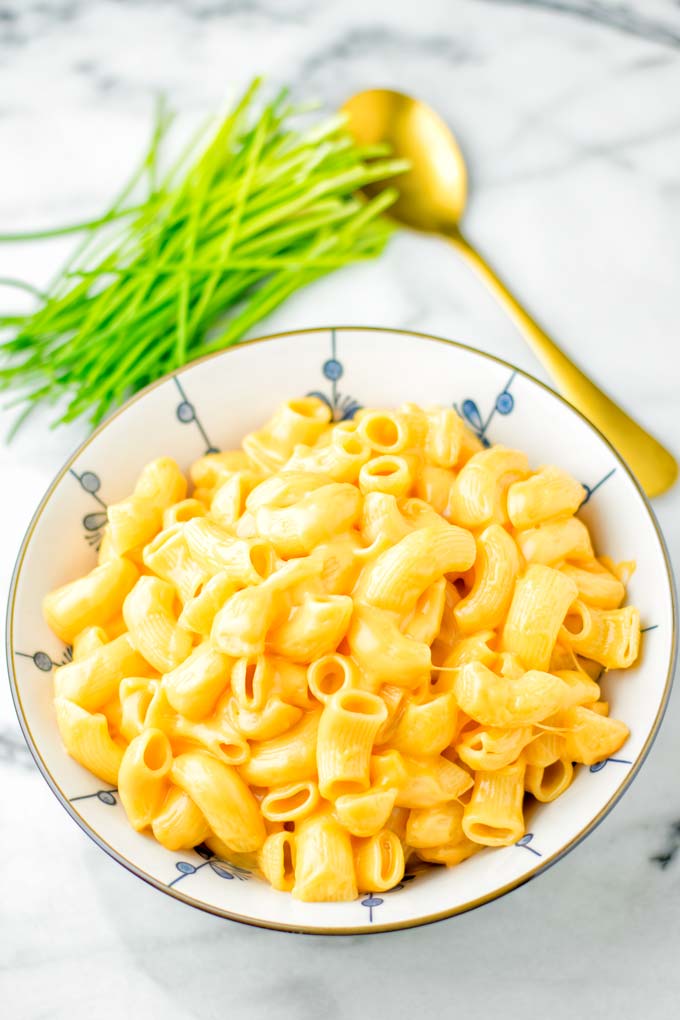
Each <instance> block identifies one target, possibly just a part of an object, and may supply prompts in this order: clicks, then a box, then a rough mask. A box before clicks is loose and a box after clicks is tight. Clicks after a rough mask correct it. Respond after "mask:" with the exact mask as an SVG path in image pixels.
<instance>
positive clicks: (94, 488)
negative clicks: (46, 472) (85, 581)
mask: <svg viewBox="0 0 680 1020" xmlns="http://www.w3.org/2000/svg"><path fill="white" fill-rule="evenodd" d="M69 474H70V475H72V476H73V478H75V480H76V481H77V482H78V484H79V485H80V487H81V489H83V491H84V492H87V494H88V495H89V496H91V497H92V499H93V500H94V501H95V502H96V503H98V504H99V506H100V507H101V510H95V511H93V512H92V513H89V514H85V516H84V517H83V528H84V529H85V541H86V542H87V544H88V545H91V546H92V548H93V549H94V550H95V552H97V551H98V550H99V547H100V545H101V543H102V538H103V535H104V527H105V525H106V522H107V519H108V518H107V513H106V511H107V505H106V503H105V502H104V500H103V499H102V498H101V496H100V495H99V490H100V489H101V487H102V483H101V479H100V478H99V475H97V474H95V472H94V471H83V473H82V474H80V475H79V474H78V472H77V471H74V470H73V468H69Z"/></svg>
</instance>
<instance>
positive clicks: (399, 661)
mask: <svg viewBox="0 0 680 1020" xmlns="http://www.w3.org/2000/svg"><path fill="white" fill-rule="evenodd" d="M190 480H191V485H192V488H191V490H190V491H189V492H188V493H187V481H186V479H185V477H184V475H183V474H182V473H181V471H180V469H179V467H178V466H177V464H175V462H174V461H172V460H171V459H170V458H159V459H158V460H156V461H153V462H152V463H151V464H149V465H148V466H147V467H146V468H145V469H144V470H143V471H142V473H141V475H140V477H139V480H138V482H137V484H136V485H135V487H134V490H133V492H132V494H131V495H130V496H129V497H128V498H127V499H123V500H121V501H119V502H118V503H116V504H114V505H113V506H111V507H110V508H109V511H108V514H109V521H108V525H107V527H106V531H105V540H104V543H103V546H102V551H101V553H100V557H99V565H98V566H96V567H95V568H94V570H92V571H91V572H90V573H89V574H87V575H85V576H84V577H81V578H79V579H76V580H73V581H71V582H70V583H69V584H66V585H64V586H63V587H61V588H59V589H58V590H57V591H55V592H52V593H51V594H49V595H48V596H47V597H46V599H45V602H44V613H45V617H46V619H47V621H48V623H49V624H50V626H51V627H52V629H53V630H54V632H55V633H56V634H57V635H58V636H59V637H60V638H61V639H62V640H63V641H65V642H69V643H72V644H73V661H72V662H70V663H68V664H67V665H64V666H61V667H59V668H58V669H56V670H55V674H54V690H55V711H56V718H57V725H58V728H59V731H60V734H61V737H62V740H63V743H64V745H65V747H66V750H67V751H68V753H69V754H70V755H71V756H72V757H73V758H74V759H75V760H76V761H78V762H79V763H80V764H81V765H83V766H84V767H85V768H87V769H89V770H90V771H91V772H93V773H94V774H95V775H97V776H98V777H99V778H100V779H101V780H102V781H104V782H106V783H110V784H112V785H116V786H117V788H118V790H119V793H120V800H121V803H122V805H123V807H124V809H125V811H126V813H127V816H128V819H129V821H130V824H131V825H132V826H133V827H134V828H135V829H136V830H137V831H139V832H151V833H152V834H153V836H154V837H155V838H156V839H157V840H158V842H159V843H161V844H162V845H163V846H164V847H167V848H168V849H169V850H172V851H177V850H181V849H188V848H191V847H194V846H196V845H198V844H200V843H203V842H204V841H205V842H206V843H207V845H208V846H209V847H211V848H215V852H218V853H220V854H222V855H227V856H229V855H232V856H235V857H237V858H238V855H240V854H247V855H250V857H249V859H255V860H256V861H257V866H258V867H259V870H260V872H261V873H262V875H263V876H264V877H265V878H266V879H267V881H269V882H270V883H271V885H272V886H273V887H274V888H275V889H278V890H280V891H283V892H288V893H291V894H292V895H293V896H294V897H296V898H297V899H300V900H303V901H318V900H346V899H351V898H353V897H354V896H356V895H357V893H363V892H382V891H384V890H387V889H390V888H393V887H394V886H395V885H397V884H398V883H399V882H400V881H401V879H402V877H403V874H404V868H405V866H406V863H407V862H408V861H410V860H413V859H414V858H417V859H419V860H420V861H422V862H426V863H432V864H440V865H442V864H443V865H448V866H453V865H457V864H460V863H461V862H462V861H464V860H466V859H467V858H469V857H470V856H471V855H472V854H474V853H475V852H477V851H478V850H479V849H481V848H482V847H484V846H491V847H493V846H506V845H508V844H510V843H514V842H517V840H518V839H520V838H521V836H522V835H523V834H524V829H525V823H524V801H525V797H533V798H534V799H535V800H537V801H540V802H550V801H552V800H555V799H556V798H557V797H559V795H560V794H561V793H562V792H563V791H564V790H566V789H567V787H568V786H569V785H570V783H571V781H572V779H573V776H574V770H575V768H576V767H577V766H578V764H579V763H582V764H585V765H592V764H594V763H596V762H599V761H602V760H604V759H606V758H607V757H609V756H610V755H612V754H614V753H616V752H617V751H618V750H619V748H620V747H621V746H622V744H623V743H624V742H625V740H626V739H627V737H628V732H629V731H628V728H627V727H626V726H625V724H624V723H622V722H619V721H618V720H616V719H612V718H610V717H609V707H608V705H607V703H606V702H605V701H604V700H603V697H602V692H601V688H600V685H599V683H598V677H599V675H600V671H601V670H602V668H605V669H622V668H626V667H627V666H630V665H631V664H632V663H633V662H634V661H635V659H636V658H637V655H638V652H639V645H640V618H639V613H638V612H637V610H636V609H634V608H633V607H631V606H626V605H625V604H624V602H625V584H626V583H627V580H628V577H629V575H630V566H631V565H629V564H626V565H623V566H622V567H620V568H618V567H616V566H614V565H613V564H612V563H611V561H609V560H605V559H604V558H600V559H598V558H596V554H595V552H594V550H593V546H592V542H591V538H590V535H589V532H588V529H587V527H586V526H585V524H584V523H583V522H582V521H581V520H580V519H579V518H577V517H575V516H574V515H575V514H576V512H577V511H578V509H579V507H580V505H581V503H582V501H583V498H584V495H585V490H584V489H583V487H582V486H581V485H580V484H579V483H578V482H577V481H576V480H575V479H573V478H571V477H570V476H569V475H568V474H566V473H565V472H564V471H562V470H560V469H559V468H556V467H552V466H546V467H542V468H540V469H539V470H537V471H533V472H532V471H531V470H530V468H529V464H528V460H527V457H526V455H525V454H524V453H522V452H521V451H518V450H511V449H506V448H504V447H500V446H494V447H491V448H487V449H484V448H483V447H482V444H481V443H480V442H479V440H478V439H477V438H476V437H475V436H473V435H472V434H471V433H470V432H469V431H468V430H467V429H466V427H465V425H464V423H463V421H462V419H461V418H460V417H459V416H458V414H457V413H456V412H455V411H454V410H452V409H449V408H436V407H435V408H426V409H421V408H419V407H417V406H416V405H415V404H403V405H402V406H401V407H400V408H399V409H398V410H396V411H384V410H380V409H375V410H374V409H369V410H362V411H359V413H358V414H357V417H356V419H355V420H354V421H352V422H342V423H339V424H333V423H332V422H331V421H330V410H329V408H328V407H327V406H326V404H324V403H323V402H322V401H321V400H319V399H317V398H315V397H305V398H302V399H298V400H290V401H288V402H287V403H285V404H284V405H283V406H282V407H281V408H280V409H279V410H278V411H277V412H276V414H275V415H274V416H273V418H272V419H271V420H270V421H269V422H268V423H267V424H266V425H264V427H263V428H261V429H259V430H258V431H256V432H253V433H251V434H249V435H248V436H246V437H245V439H244V441H243V449H242V450H230V451H226V452H224V453H211V454H208V455H206V456H204V457H202V458H200V459H199V460H198V461H196V462H195V464H194V465H193V466H192V467H191V469H190Z"/></svg>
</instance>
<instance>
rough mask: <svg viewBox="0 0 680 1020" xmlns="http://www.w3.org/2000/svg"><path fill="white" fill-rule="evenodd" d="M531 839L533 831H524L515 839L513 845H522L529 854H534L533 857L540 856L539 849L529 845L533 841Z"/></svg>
mask: <svg viewBox="0 0 680 1020" xmlns="http://www.w3.org/2000/svg"><path fill="white" fill-rule="evenodd" d="M533 839H534V834H533V832H525V833H524V835H523V836H522V838H521V839H518V840H517V842H516V843H515V846H521V847H523V848H524V849H525V850H528V851H529V853H530V854H534V856H535V857H542V856H543V854H542V853H541V851H540V850H537V849H536V848H535V847H533V846H531V845H530V844H531V843H532V842H533Z"/></svg>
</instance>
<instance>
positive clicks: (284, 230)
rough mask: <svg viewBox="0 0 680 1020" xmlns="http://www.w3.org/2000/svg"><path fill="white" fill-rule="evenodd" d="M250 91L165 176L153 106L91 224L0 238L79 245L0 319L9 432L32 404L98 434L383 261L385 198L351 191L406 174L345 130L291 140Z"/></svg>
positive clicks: (324, 129) (281, 116)
mask: <svg viewBox="0 0 680 1020" xmlns="http://www.w3.org/2000/svg"><path fill="white" fill-rule="evenodd" d="M258 87H259V82H257V81H256V82H254V83H253V84H252V85H251V87H250V88H249V89H248V90H247V92H246V93H245V95H244V96H243V97H242V99H241V100H240V101H239V102H238V104H237V105H236V107H235V108H234V109H233V111H232V112H231V113H230V114H229V115H228V116H227V117H226V118H225V119H224V121H223V122H222V123H221V124H220V126H219V128H218V129H217V131H216V132H215V133H214V135H213V137H212V139H211V140H210V141H209V142H208V143H207V145H205V144H204V145H203V146H202V151H200V153H199V154H198V155H197V153H196V150H197V148H199V149H201V145H202V143H201V139H202V136H203V133H202V134H201V135H199V137H197V138H194V139H193V140H192V142H191V143H190V144H189V146H188V147H187V148H186V149H185V151H184V152H183V153H182V155H181V157H180V158H179V160H177V161H176V163H175V165H174V166H173V167H172V168H171V169H170V171H169V172H166V173H164V174H162V173H161V170H160V161H161V150H162V143H163V141H164V139H165V138H166V136H167V133H168V130H169V128H170V125H171V122H172V119H173V118H172V116H171V115H170V114H169V113H168V111H167V109H166V108H165V106H164V105H162V104H161V105H159V108H158V110H157V113H156V118H155V124H154V130H153V134H152V138H151V142H150V144H149V147H148V151H147V152H146V154H145V156H144V159H143V161H142V163H141V165H140V166H139V167H138V168H137V170H136V171H135V173H134V174H133V176H132V178H131V179H130V181H128V183H127V184H126V186H125V187H124V189H123V190H122V192H121V193H120V195H119V196H118V197H117V199H116V200H115V201H114V203H113V204H112V205H111V207H110V208H109V209H108V210H107V212H106V213H105V214H104V215H103V216H100V217H98V218H97V219H94V220H91V221H89V222H86V223H78V224H73V225H70V226H66V227H62V228H59V229H55V230H50V231H42V232H32V233H23V234H0V243H13V242H20V241H28V240H31V241H34V240H38V239H42V238H51V237H56V236H62V235H64V234H82V235H83V238H82V241H81V243H80V244H79V246H78V247H77V249H76V251H75V252H74V254H73V256H72V257H71V258H70V259H69V261H68V263H67V265H66V266H65V267H64V268H63V269H62V270H61V271H60V273H59V275H58V277H57V279H56V280H55V281H54V283H53V284H52V285H51V286H50V287H49V289H48V291H47V293H45V294H37V293H36V292H34V293H36V298H37V308H36V309H35V310H34V311H33V312H31V313H30V314H27V315H22V316H11V315H7V316H3V317H0V328H2V329H4V330H5V332H6V333H8V334H9V335H8V338H7V339H6V340H5V342H4V343H3V344H2V345H1V346H0V389H3V390H9V391H11V392H12V404H15V405H23V409H22V413H21V415H20V417H19V419H18V421H17V423H16V425H15V428H16V427H18V425H19V424H21V422H22V421H23V420H24V419H25V417H26V415H27V414H28V413H30V411H31V409H32V408H33V407H34V406H35V405H36V404H37V403H39V402H43V401H47V402H51V403H56V404H58V406H59V409H60V412H61V413H60V416H59V417H58V418H57V422H56V423H57V424H58V423H59V422H70V421H73V420H74V419H76V418H79V417H80V416H81V415H86V416H87V418H88V419H89V421H90V422H91V423H92V424H93V425H96V424H97V423H98V422H100V421H101V420H102V419H103V418H104V417H105V416H106V415H107V414H108V413H109V411H111V410H112V408H114V407H115V406H116V405H117V404H119V403H120V402H121V401H122V400H124V399H125V398H126V397H127V396H129V395H130V394H131V393H133V392H135V391H136V390H139V389H141V388H142V387H144V386H146V385H147V384H148V383H150V382H152V381H153V380H154V379H157V378H158V377H159V376H161V375H163V374H164V373H165V372H169V371H171V370H174V369H176V368H178V367H179V366H181V365H183V364H185V363H186V362H187V361H190V360H191V359H193V358H195V357H197V356H198V355H202V354H207V353H210V352H212V351H218V350H221V349H222V348H225V347H229V346H230V345H231V344H234V343H236V342H237V341H238V340H239V339H241V338H242V337H243V336H244V334H245V333H246V332H247V331H248V330H250V329H251V328H252V327H253V326H254V325H255V324H256V323H257V322H259V321H260V320H261V319H262V318H264V316H266V315H267V314H268V313H269V312H271V311H272V310H273V309H274V308H276V307H277V305H279V304H281V302H282V301H284V300H285V299H286V298H287V297H288V296H289V295H290V294H292V293H293V292H294V291H296V290H298V289H299V288H300V287H303V286H305V284H307V283H310V282H311V281H312V280H315V279H317V278H318V277H320V276H323V275H324V274H325V273H328V272H331V271H332V270H333V269H337V268H339V267H340V266H344V265H347V264H348V263H351V262H356V261H358V260H362V259H369V258H373V257H375V256H377V255H379V254H380V252H381V251H382V249H383V247H384V245H385V242H386V240H387V238H388V236H389V234H390V231H391V227H390V225H389V223H388V221H387V220H386V219H384V218H383V217H382V215H381V214H382V213H383V212H384V210H385V209H386V208H387V207H388V206H389V205H391V203H392V202H393V201H394V200H395V199H396V197H397V192H396V191H395V190H394V189H387V190H386V191H383V192H382V193H381V194H380V195H378V196H376V197H375V198H372V199H371V200H368V201H367V200H364V199H362V198H359V197H357V191H358V190H359V189H360V188H362V187H364V185H366V184H370V183H371V182H373V181H377V180H382V179H385V178H389V177H392V176H393V175H395V174H398V173H400V172H403V171H404V170H406V169H407V168H408V167H407V164H405V163H404V162H403V161H401V160H395V159H389V158H387V157H388V155H389V154H388V152H387V151H386V150H385V148H384V147H379V146H357V145H356V144H355V143H354V141H353V140H352V139H351V138H350V136H349V135H348V134H347V133H346V131H345V130H344V126H343V118H342V116H334V117H331V118H330V119H327V120H324V121H323V122H321V123H317V124H315V125H312V126H311V127H308V126H303V127H297V126H295V125H294V121H295V119H296V117H297V116H298V115H299V114H300V112H301V111H299V110H296V109H294V108H292V107H291V106H290V105H289V103H288V100H287V98H286V95H285V93H282V94H280V95H278V96H277V97H276V99H274V100H273V101H272V102H270V103H268V104H266V105H265V106H264V108H263V109H261V110H260V111H259V112H258V113H257V114H254V113H253V100H254V97H255V93H256V92H257V90H258ZM140 193H142V195H141V198H138V197H137V196H138V195H139V194H140ZM6 282H12V283H14V284H15V285H18V286H22V287H24V288H25V289H27V290H32V288H31V287H30V285H28V284H22V283H21V282H20V281H6Z"/></svg>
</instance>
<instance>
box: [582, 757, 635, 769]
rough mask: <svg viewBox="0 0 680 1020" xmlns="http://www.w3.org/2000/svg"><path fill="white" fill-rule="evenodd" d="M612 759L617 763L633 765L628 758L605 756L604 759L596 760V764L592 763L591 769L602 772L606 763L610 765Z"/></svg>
mask: <svg viewBox="0 0 680 1020" xmlns="http://www.w3.org/2000/svg"><path fill="white" fill-rule="evenodd" d="M610 761H611V762H614V764H615V765H632V764H633V763H632V761H629V760H628V758H605V760H604V761H596V762H595V764H594V765H591V766H590V771H591V772H601V771H602V769H603V768H604V767H605V765H608V764H609V762H610Z"/></svg>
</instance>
